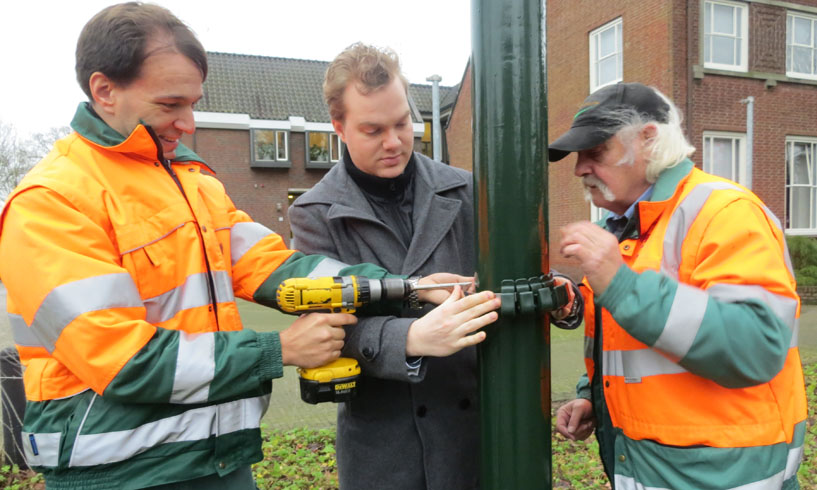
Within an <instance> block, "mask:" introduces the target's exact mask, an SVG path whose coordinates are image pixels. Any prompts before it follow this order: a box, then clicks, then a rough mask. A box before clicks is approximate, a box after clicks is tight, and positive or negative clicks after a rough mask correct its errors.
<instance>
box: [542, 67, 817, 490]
mask: <svg viewBox="0 0 817 490" xmlns="http://www.w3.org/2000/svg"><path fill="white" fill-rule="evenodd" d="M693 151H694V148H693V147H691V146H690V145H689V143H688V142H687V140H686V138H685V136H684V134H683V130H682V128H681V118H680V115H679V111H678V109H677V108H676V107H675V105H674V104H673V103H672V102H670V101H669V99H667V97H666V96H664V95H663V94H661V93H660V92H658V91H657V90H655V89H653V88H650V87H646V86H644V85H642V84H639V83H619V84H616V85H610V86H607V87H604V88H602V89H600V90H598V91H597V92H595V93H593V94H591V95H590V96H589V97H588V98H587V99H585V101H584V103H583V104H582V107H581V108H580V109H579V111H578V112H577V113H576V115H575V117H574V119H573V124H572V126H571V128H570V130H568V131H567V132H566V133H565V134H563V135H562V136H560V137H559V138H558V139H557V140H556V141H554V142H553V143H551V144H550V147H549V159H550V160H551V161H554V162H555V161H558V160H562V159H563V158H564V157H566V156H567V155H568V154H569V153H571V152H576V153H577V158H576V163H575V172H574V173H575V175H576V176H577V177H580V178H581V179H582V184H583V185H584V189H585V197H586V199H587V200H589V201H592V202H593V203H594V204H595V205H596V206H598V207H601V208H604V209H607V210H608V211H609V213H608V215H607V217H606V219H605V220H604V223H603V227H602V226H597V225H595V224H592V223H590V222H578V223H572V224H569V225H567V226H565V227H564V228H563V229H562V230H561V236H562V239H561V244H560V253H561V254H562V255H563V256H564V257H567V258H571V259H574V260H576V261H577V262H578V263H579V266H580V267H581V269H582V271H583V273H584V275H585V278H584V285H585V286H587V287H585V288H582V292H583V294H584V300H585V305H587V308H586V310H585V345H586V348H585V364H586V367H587V374H586V375H584V376H583V377H582V379H581V380H580V382H579V385H578V387H577V395H578V397H577V398H576V399H575V400H573V401H571V402H568V403H567V404H565V405H564V406H562V407H561V408H560V409H559V410H558V412H557V415H556V419H557V420H556V428H557V430H558V431H559V432H560V433H561V434H562V435H564V436H565V437H567V438H568V439H571V440H577V439H585V438H587V437H588V436H589V435H590V434H591V433H592V432H593V431H594V430H595V433H596V437H597V439H598V442H599V452H600V453H601V459H602V462H603V463H604V468H605V471H606V473H607V475H608V477H609V478H610V481H611V482H612V483H613V487H614V488H616V489H621V488H628V489H629V488H633V489H635V488H736V487H741V488H744V487H752V488H798V482H797V470H798V468H799V465H800V460H801V459H802V455H803V441H804V435H805V424H806V422H805V419H806V402H805V387H804V382H803V373H802V368H801V364H800V357H799V351H798V348H797V317H798V315H799V298H798V296H797V293H796V291H795V282H794V277H793V275H792V271H791V269H790V268H789V267H788V266H787V264H788V263H790V261H789V258H788V252H787V250H786V245H785V241H784V236H783V231H782V229H781V227H780V221H779V220H778V219H777V218H776V217H775V216H774V215H773V214H772V213H771V211H770V210H769V209H768V207H766V206H765V205H764V204H763V202H762V201H761V200H760V199H759V198H758V197H757V196H755V195H754V194H753V193H752V192H751V191H749V190H748V189H746V188H744V187H741V186H740V185H738V184H736V183H734V182H731V181H728V180H726V179H722V178H719V177H715V176H712V175H708V174H706V173H704V172H702V171H701V170H699V169H697V168H695V166H694V164H693V163H692V161H690V160H689V159H688V158H687V157H688V156H689V155H690V154H692V152H693ZM760 462H762V463H760Z"/></svg>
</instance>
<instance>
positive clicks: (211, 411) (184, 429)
mask: <svg viewBox="0 0 817 490" xmlns="http://www.w3.org/2000/svg"><path fill="white" fill-rule="evenodd" d="M267 405H269V395H265V396H260V397H256V398H247V399H243V400H235V401H231V402H227V403H222V404H219V405H212V406H207V407H199V408H194V409H191V410H187V411H186V412H184V413H181V414H179V415H175V416H173V417H167V418H164V419H161V420H156V421H154V422H149V423H147V424H144V425H141V426H139V427H137V428H135V429H130V430H122V431H116V432H105V433H102V434H84V435H80V436H78V437H77V438H76V441H75V442H74V451H73V456H72V458H71V464H70V465H71V466H96V465H101V464H108V463H116V462H119V461H124V460H126V459H129V458H132V457H134V456H136V455H137V454H140V453H143V452H145V451H147V450H149V449H151V448H155V447H156V446H159V445H162V444H167V443H172V442H192V441H200V440H203V439H207V438H209V437H211V436H218V435H221V434H228V433H231V432H236V431H239V430H244V429H257V428H258V427H259V424H260V421H261V417H262V416H263V415H264V412H265V411H266V409H267Z"/></svg>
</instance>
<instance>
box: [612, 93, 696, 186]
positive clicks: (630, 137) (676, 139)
mask: <svg viewBox="0 0 817 490" xmlns="http://www.w3.org/2000/svg"><path fill="white" fill-rule="evenodd" d="M650 88H651V89H652V90H654V91H655V93H656V94H657V95H658V96H659V97H661V99H662V100H663V101H664V102H666V103H667V105H668V106H669V110H668V111H667V122H666V123H661V122H658V121H652V120H650V119H648V118H647V117H646V115H644V114H640V113H639V112H638V111H636V110H635V109H633V108H632V107H621V108H614V109H613V110H611V111H610V112H609V113H607V114H605V118H606V119H608V120H610V121H611V124H610V126H612V127H616V128H617V129H616V130H615V136H616V137H618V138H619V140H620V141H621V143H622V144H623V145H624V146H625V148H627V154H625V156H624V158H622V159H621V160H620V161H619V163H620V164H625V163H630V164H632V162H633V161H634V160H635V158H634V157H635V155H634V153H633V149H632V142H633V141H634V140H635V137H636V136H637V135H638V133H639V132H640V131H641V130H642V129H643V128H644V126H646V125H647V124H653V125H654V126H655V135H654V136H653V137H652V138H650V139H649V140H648V141H647V142H646V148H647V149H648V150H649V154H648V156H647V181H648V182H650V183H654V182H655V181H656V180H657V179H658V176H659V175H660V174H661V172H663V171H664V170H666V169H668V168H670V167H674V166H675V165H678V164H679V163H681V162H682V161H684V159H685V158H687V157H688V156H690V155H692V154H693V153H694V152H695V147H694V146H692V145H690V144H689V142H688V141H687V139H686V136H684V130H683V128H682V127H681V121H682V117H681V111H680V110H678V107H676V106H675V104H673V103H672V101H671V100H669V98H667V96H666V95H664V94H662V93H661V92H660V91H659V90H657V89H655V88H654V87H650Z"/></svg>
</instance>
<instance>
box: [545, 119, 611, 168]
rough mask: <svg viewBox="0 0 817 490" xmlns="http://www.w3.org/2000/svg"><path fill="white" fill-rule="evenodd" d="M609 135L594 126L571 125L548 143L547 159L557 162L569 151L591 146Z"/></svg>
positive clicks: (599, 142) (602, 141)
mask: <svg viewBox="0 0 817 490" xmlns="http://www.w3.org/2000/svg"><path fill="white" fill-rule="evenodd" d="M609 137H610V135H608V134H607V133H605V132H603V131H599V128H598V127H596V126H577V127H572V128H570V130H568V132H566V133H565V134H563V135H561V136H559V138H558V139H557V140H556V141H554V142H553V143H551V144H550V145H548V160H550V161H551V162H558V161H559V160H561V159H562V158H564V157H566V156H567V155H569V154H570V153H571V152H574V151H582V150H587V149H590V148H593V147H594V146H597V145H600V144H602V143H604V142H605V141H607V139H608V138H609Z"/></svg>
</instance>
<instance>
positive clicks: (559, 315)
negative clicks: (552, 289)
mask: <svg viewBox="0 0 817 490" xmlns="http://www.w3.org/2000/svg"><path fill="white" fill-rule="evenodd" d="M553 283H554V284H555V285H556V286H561V285H562V284H566V285H567V304H566V305H564V306H563V307H561V308H559V309H558V310H553V311H552V312H550V316H552V317H553V319H554V320H564V319H565V318H567V315H569V314H570V310H571V309H572V308H573V301H574V300H575V299H576V293H575V291H573V284H572V282H571V281H570V280H569V279H567V278H566V277H561V276H553Z"/></svg>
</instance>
